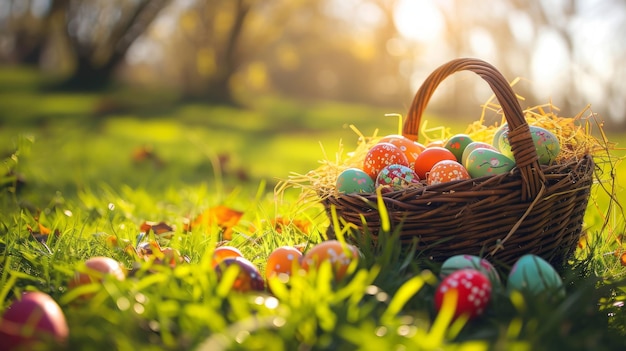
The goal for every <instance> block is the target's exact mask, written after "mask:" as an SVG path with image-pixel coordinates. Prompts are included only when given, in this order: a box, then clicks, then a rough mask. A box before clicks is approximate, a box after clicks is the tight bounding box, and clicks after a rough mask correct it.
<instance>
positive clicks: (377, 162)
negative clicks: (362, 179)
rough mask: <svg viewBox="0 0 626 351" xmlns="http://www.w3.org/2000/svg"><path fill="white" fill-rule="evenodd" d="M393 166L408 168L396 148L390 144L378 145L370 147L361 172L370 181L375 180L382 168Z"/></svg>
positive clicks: (405, 159) (403, 156)
mask: <svg viewBox="0 0 626 351" xmlns="http://www.w3.org/2000/svg"><path fill="white" fill-rule="evenodd" d="M393 164H399V165H403V166H407V167H408V166H409V160H408V159H407V158H406V156H405V155H404V153H403V152H402V150H400V148H398V147H397V146H395V145H393V144H391V143H378V144H376V145H374V146H372V148H371V149H369V151H368V152H367V154H366V155H365V161H364V162H363V170H364V171H365V173H367V174H368V175H369V176H370V177H371V178H372V179H376V177H378V173H379V172H380V171H381V170H382V169H383V168H385V167H387V166H389V165H393Z"/></svg>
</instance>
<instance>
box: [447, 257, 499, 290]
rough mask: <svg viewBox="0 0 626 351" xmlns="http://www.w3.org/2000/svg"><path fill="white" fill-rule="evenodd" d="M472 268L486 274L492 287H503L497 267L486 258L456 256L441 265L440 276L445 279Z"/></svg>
mask: <svg viewBox="0 0 626 351" xmlns="http://www.w3.org/2000/svg"><path fill="white" fill-rule="evenodd" d="M466 268H471V269H475V270H477V271H479V272H481V273H482V274H484V275H485V276H486V277H487V278H489V281H490V282H491V285H492V286H501V285H502V282H501V281H500V275H498V271H497V270H496V269H495V267H494V266H493V265H492V264H491V262H489V261H488V260H487V259H485V258H481V257H478V256H475V255H455V256H452V257H449V258H448V259H446V260H445V261H444V262H443V264H442V265H441V271H440V273H439V275H440V276H441V278H445V277H447V276H449V275H450V274H452V273H454V272H456V271H459V270H461V269H466Z"/></svg>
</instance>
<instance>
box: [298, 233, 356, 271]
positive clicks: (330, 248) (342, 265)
mask: <svg viewBox="0 0 626 351" xmlns="http://www.w3.org/2000/svg"><path fill="white" fill-rule="evenodd" d="M358 259H359V250H358V249H357V248H356V247H355V246H354V245H350V244H342V243H341V242H340V241H339V240H327V241H323V242H321V243H319V244H317V245H315V246H313V247H312V248H311V249H310V250H309V251H308V252H307V253H306V254H305V255H304V257H303V258H302V268H304V269H305V270H306V271H308V270H310V269H311V268H315V269H317V268H319V267H320V265H322V263H323V262H329V263H330V264H331V267H332V270H333V273H334V275H335V280H337V281H339V280H341V279H343V277H344V276H345V275H346V273H347V272H348V268H349V267H350V264H351V263H352V262H353V261H358Z"/></svg>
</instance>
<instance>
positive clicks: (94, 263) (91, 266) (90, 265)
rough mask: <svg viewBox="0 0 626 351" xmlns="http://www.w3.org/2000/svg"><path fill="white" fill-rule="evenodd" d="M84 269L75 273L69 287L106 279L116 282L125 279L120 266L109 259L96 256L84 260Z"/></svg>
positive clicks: (124, 273)
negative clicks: (109, 278) (115, 280)
mask: <svg viewBox="0 0 626 351" xmlns="http://www.w3.org/2000/svg"><path fill="white" fill-rule="evenodd" d="M83 264H84V268H83V269H81V270H78V271H76V273H75V274H74V278H73V279H72V280H71V281H70V283H69V287H70V288H73V287H77V286H79V285H84V284H90V283H96V282H101V281H102V280H104V279H105V278H107V277H111V278H113V279H117V280H124V279H126V272H125V271H124V268H123V267H122V265H121V264H120V263H119V262H118V261H116V260H114V259H112V258H110V257H103V256H96V257H92V258H90V259H88V260H86V261H85V262H84V263H83Z"/></svg>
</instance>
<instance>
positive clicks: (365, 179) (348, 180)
mask: <svg viewBox="0 0 626 351" xmlns="http://www.w3.org/2000/svg"><path fill="white" fill-rule="evenodd" d="M374 190H375V186H374V180H373V179H372V178H370V176H369V175H368V174H367V173H365V172H364V171H363V170H361V169H359V168H348V169H346V170H344V171H343V172H341V173H340V174H339V176H338V177H337V191H339V192H340V193H343V194H354V193H373V192H374Z"/></svg>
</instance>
